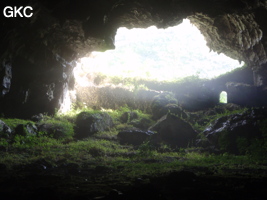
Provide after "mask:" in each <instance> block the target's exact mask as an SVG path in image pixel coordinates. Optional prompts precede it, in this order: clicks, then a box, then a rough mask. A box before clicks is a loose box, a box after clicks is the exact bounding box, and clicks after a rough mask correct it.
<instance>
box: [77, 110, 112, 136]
mask: <svg viewBox="0 0 267 200" xmlns="http://www.w3.org/2000/svg"><path fill="white" fill-rule="evenodd" d="M113 126H114V123H113V120H112V118H111V117H110V116H109V115H108V114H107V113H88V112H81V113H80V114H79V115H78V116H77V120H76V137H77V138H78V139H82V138H86V137H89V136H91V135H93V134H94V133H97V132H100V131H105V130H107V129H109V128H111V127H113Z"/></svg>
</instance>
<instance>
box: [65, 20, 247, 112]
mask: <svg viewBox="0 0 267 200" xmlns="http://www.w3.org/2000/svg"><path fill="white" fill-rule="evenodd" d="M115 46H116V49H115V50H108V51H106V52H90V53H88V56H87V57H84V58H81V59H79V61H78V62H77V66H76V67H75V69H74V77H75V90H74V92H73V94H74V95H72V97H71V99H72V100H68V101H65V102H69V103H68V105H71V102H75V103H77V102H78V101H79V104H80V105H83V106H84V107H99V105H100V104H101V107H102V106H103V107H108V108H109V107H112V108H114V107H116V106H117V105H118V104H121V105H123V104H122V103H121V100H119V101H120V103H118V102H117V101H118V99H116V100H114V102H112V100H111V99H112V98H114V99H115V96H116V97H119V96H120V95H122V93H124V92H125V91H121V92H120V93H116V94H115V92H114V88H124V89H126V90H129V91H131V92H133V91H136V89H145V90H147V89H148V90H149V89H152V90H156V91H159V92H162V91H161V90H162V89H160V88H157V86H158V85H162V84H165V83H174V82H177V81H180V80H182V79H183V78H185V77H194V78H199V79H212V78H215V77H217V76H219V75H221V74H225V73H227V72H229V71H232V70H233V69H236V68H239V67H241V66H243V64H244V63H243V62H241V63H240V62H239V61H237V60H233V59H232V58H229V57H227V56H225V55H224V54H218V53H217V52H214V51H211V50H210V49H209V47H207V46H206V41H205V39H204V36H203V35H202V34H201V32H200V31H199V30H198V29H197V28H196V27H195V26H194V25H192V24H191V23H190V21H189V20H188V19H185V20H184V21H183V23H181V24H180V25H178V26H175V27H169V28H167V29H157V28H156V27H155V26H152V27H149V28H147V29H139V28H134V29H130V30H129V29H127V28H123V27H122V28H119V29H118V30H117V34H116V37H115ZM151 83H152V85H153V84H155V83H157V84H156V86H155V85H154V86H153V88H150V86H151ZM148 85H149V86H148ZM105 88H106V89H105ZM107 88H108V89H107ZM110 88H113V91H112V92H110ZM104 90H106V91H104ZM118 90H119V89H118ZM107 93H110V94H111V93H112V97H111V95H110V96H108V97H103V94H107ZM101 95H102V96H101ZM122 96H123V95H122ZM124 96H125V95H124ZM126 96H127V95H126ZM121 98H124V97H121ZM130 99H131V98H130ZM105 101H110V102H111V103H109V105H104V104H105V103H103V102H105ZM124 103H128V102H124ZM111 104H112V105H113V106H110V105H111ZM114 105H115V106H114ZM64 110H66V109H64Z"/></svg>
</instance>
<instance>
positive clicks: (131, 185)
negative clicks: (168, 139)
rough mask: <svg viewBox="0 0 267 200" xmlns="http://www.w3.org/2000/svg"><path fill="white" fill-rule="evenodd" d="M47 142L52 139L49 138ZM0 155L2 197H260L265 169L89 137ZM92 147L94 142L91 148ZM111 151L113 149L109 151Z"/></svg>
mask: <svg viewBox="0 0 267 200" xmlns="http://www.w3.org/2000/svg"><path fill="white" fill-rule="evenodd" d="M51 141H53V140H52V139H51ZM51 141H50V144H49V143H47V146H46V147H43V148H40V146H38V147H37V146H34V145H33V146H31V147H27V148H22V147H20V148H18V147H17V148H11V149H9V150H8V151H1V163H2V164H0V177H1V179H0V185H1V187H0V193H1V196H2V197H5V199H48V198H49V199H130V200H131V199H164V200H165V199H166V200H167V199H196V198H201V199H202V198H203V199H237V198H238V199H253V200H254V199H266V197H267V192H266V189H267V165H266V163H264V162H260V161H259V160H257V159H255V158H252V157H250V156H234V155H230V154H220V155H214V154H209V153H208V152H202V150H201V149H194V148H190V149H179V150H171V149H166V147H162V148H161V149H157V150H155V149H149V148H148V147H147V146H149V144H148V143H145V144H144V145H143V147H142V148H140V147H139V148H135V147H134V146H131V145H127V146H126V145H120V144H119V143H117V142H116V141H112V140H110V141H108V140H105V139H99V138H90V139H87V140H83V141H71V142H69V143H66V141H65V142H64V143H63V141H62V142H59V141H58V140H57V142H56V143H54V144H53V143H52V142H51ZM92 144H95V146H94V147H92ZM112 149H113V150H112Z"/></svg>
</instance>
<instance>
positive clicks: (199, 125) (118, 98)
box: [0, 0, 267, 200]
mask: <svg viewBox="0 0 267 200" xmlns="http://www.w3.org/2000/svg"><path fill="white" fill-rule="evenodd" d="M0 5H1V10H2V11H3V12H2V15H1V18H0V23H1V26H2V29H1V32H0V44H1V45H0V61H1V65H0V80H1V83H2V84H1V87H0V90H1V96H0V114H1V118H0V154H1V159H0V185H1V189H0V191H1V195H2V196H4V197H5V199H18V198H20V199H33V198H34V199H47V198H50V199H164V200H165V199H166V200H167V199H193V198H194V199H195V198H199V197H200V198H206V199H226V198H227V199H236V198H241V199H257V200H261V199H265V198H266V197H267V194H266V188H267V181H266V180H267V167H266V166H267V165H266V163H267V159H266V153H267V109H266V101H267V90H266V89H267V56H266V52H267V25H266V23H265V21H266V20H265V19H266V17H267V1H266V0H221V1H218V0H202V1H200V0H187V1H185V0H98V1H95V0H76V1H73V0H67V1H66V0H57V1H53V2H51V1H46V0H42V1H41V0H21V1H16V0H12V1H8V2H7V1H4V2H1V3H0ZM7 6H9V11H10V10H11V9H15V6H16V8H19V7H21V6H22V7H23V8H25V7H26V6H30V7H31V8H32V10H31V11H32V16H31V17H21V16H16V17H14V16H12V17H11V16H10V17H7V16H5V11H4V8H6V7H7ZM21 10H23V9H21ZM10 12H11V11H10ZM13 14H15V13H13ZM183 19H189V20H190V22H191V23H192V24H194V25H195V26H196V27H197V28H198V29H199V30H200V32H201V33H202V34H203V36H204V37H205V40H206V42H207V46H208V47H209V48H210V49H211V50H213V51H215V52H217V53H223V54H225V55H227V56H228V57H230V58H233V59H236V60H239V61H244V62H245V65H244V66H243V67H242V68H239V69H237V70H234V71H232V72H230V73H227V74H223V75H221V76H219V77H217V78H214V79H211V80H202V79H198V78H195V77H188V78H187V79H184V80H183V81H178V82H170V83H161V82H155V81H145V80H141V81H140V82H138V83H136V84H143V85H146V87H147V88H149V90H147V89H142V88H141V89H139V90H135V91H128V90H125V89H124V88H119V87H115V88H112V87H106V88H105V87H103V88H100V87H99V88H98V89H95V88H87V89H83V90H82V89H81V92H80V94H82V95H80V96H77V99H78V100H77V102H76V105H74V109H76V111H75V113H74V114H72V115H68V116H67V115H59V114H58V113H57V111H58V110H60V108H61V105H62V104H63V102H64V100H65V99H66V97H67V96H68V95H69V91H71V90H74V88H75V78H74V74H73V70H74V68H75V66H76V63H77V60H78V59H80V58H82V57H85V56H86V55H88V54H90V53H91V52H93V51H99V52H104V51H106V50H110V49H115V48H116V43H114V41H115V35H116V32H117V29H118V28H120V27H126V28H129V29H131V28H147V27H150V26H156V27H157V28H160V29H165V28H168V27H172V26H176V25H179V24H180V23H181V22H182V21H183ZM101 80H102V79H101V78H99V77H94V80H93V81H94V84H99V82H101ZM159 91H160V92H159ZM223 91H224V92H225V93H226V94H227V103H226V102H223V101H221V100H220V99H221V98H220V96H221V93H222V92H223ZM79 101H80V102H79ZM84 102H86V105H87V108H88V107H89V108H88V109H87V110H83V109H81V108H82V107H83V106H84V105H83V103H84Z"/></svg>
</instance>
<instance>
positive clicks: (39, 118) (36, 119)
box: [31, 113, 44, 122]
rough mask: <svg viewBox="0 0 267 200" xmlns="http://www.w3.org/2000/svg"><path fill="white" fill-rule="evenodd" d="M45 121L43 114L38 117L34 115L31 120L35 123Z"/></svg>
mask: <svg viewBox="0 0 267 200" xmlns="http://www.w3.org/2000/svg"><path fill="white" fill-rule="evenodd" d="M43 119H44V115H43V114H42V113H39V114H37V115H33V116H32V117H31V120H32V121H34V122H40V121H42V120H43Z"/></svg>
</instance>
